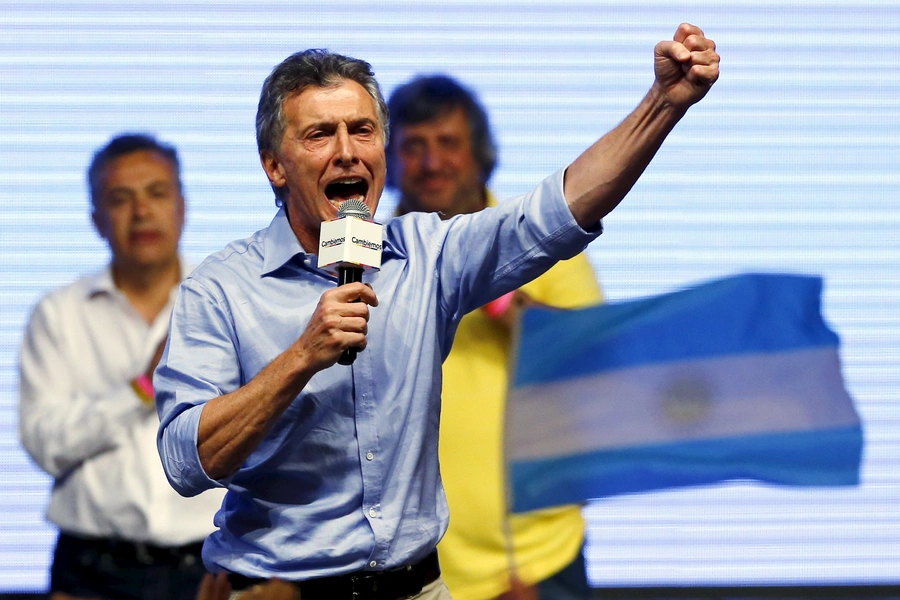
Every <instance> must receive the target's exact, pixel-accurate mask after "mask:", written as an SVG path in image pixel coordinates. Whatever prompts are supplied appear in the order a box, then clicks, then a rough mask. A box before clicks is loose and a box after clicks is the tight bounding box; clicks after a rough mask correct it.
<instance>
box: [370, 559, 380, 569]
mask: <svg viewBox="0 0 900 600" xmlns="http://www.w3.org/2000/svg"><path fill="white" fill-rule="evenodd" d="M369 566H370V567H372V568H373V569H374V568H375V567H377V566H378V563H377V562H375V561H374V560H371V561H369Z"/></svg>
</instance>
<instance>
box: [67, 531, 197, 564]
mask: <svg viewBox="0 0 900 600" xmlns="http://www.w3.org/2000/svg"><path fill="white" fill-rule="evenodd" d="M57 544H58V546H59V547H60V548H61V549H67V550H69V551H85V550H91V551H93V552H96V553H97V554H109V555H111V556H112V557H113V558H114V559H115V560H116V561H117V562H118V563H120V564H122V563H126V564H139V565H145V566H150V565H172V566H178V565H179V564H181V563H182V561H184V560H185V559H187V560H189V561H191V562H200V560H201V558H200V554H201V551H202V550H203V542H197V543H195V544H187V545H185V546H156V545H154V544H146V543H144V542H129V541H127V540H117V539H109V538H85V537H81V536H75V535H71V534H68V533H61V534H60V536H59V541H58V542H57Z"/></svg>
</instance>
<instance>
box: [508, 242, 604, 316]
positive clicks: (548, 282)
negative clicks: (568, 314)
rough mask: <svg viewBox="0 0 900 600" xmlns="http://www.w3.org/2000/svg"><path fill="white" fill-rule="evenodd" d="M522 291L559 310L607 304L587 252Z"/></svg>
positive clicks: (525, 286)
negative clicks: (604, 302) (604, 301)
mask: <svg viewBox="0 0 900 600" xmlns="http://www.w3.org/2000/svg"><path fill="white" fill-rule="evenodd" d="M521 289H522V291H523V292H525V293H526V294H528V295H529V296H530V297H531V298H533V299H534V300H536V301H537V302H540V303H542V304H546V305H548V306H554V307H556V308H585V307H587V306H593V305H596V304H600V303H601V302H602V301H603V293H602V292H601V290H600V284H599V283H598V282H597V276H596V274H595V273H594V268H593V266H592V265H591V263H590V261H589V260H588V258H587V255H585V253H583V252H582V253H581V254H578V255H577V256H575V257H573V258H570V259H568V260H561V261H559V262H558V263H556V264H555V265H553V267H551V268H550V270H549V271H547V272H546V273H544V274H543V275H541V276H540V277H538V278H537V279H535V280H534V281H532V282H530V283H527V284H525V285H524V286H522V288H521Z"/></svg>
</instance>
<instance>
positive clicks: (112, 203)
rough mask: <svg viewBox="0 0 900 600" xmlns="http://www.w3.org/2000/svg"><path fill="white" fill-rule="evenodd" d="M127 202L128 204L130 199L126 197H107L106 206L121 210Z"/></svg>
mask: <svg viewBox="0 0 900 600" xmlns="http://www.w3.org/2000/svg"><path fill="white" fill-rule="evenodd" d="M126 202H128V198H127V197H125V196H107V197H106V206H107V207H109V208H119V207H121V206H124V205H125V203H126Z"/></svg>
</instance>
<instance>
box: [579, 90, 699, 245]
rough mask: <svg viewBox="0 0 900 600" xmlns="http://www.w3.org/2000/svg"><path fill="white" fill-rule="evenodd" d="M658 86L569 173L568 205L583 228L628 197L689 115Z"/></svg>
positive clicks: (589, 149)
mask: <svg viewBox="0 0 900 600" xmlns="http://www.w3.org/2000/svg"><path fill="white" fill-rule="evenodd" d="M684 112H685V111H684V110H683V109H678V108H676V107H674V106H673V105H672V104H670V103H669V102H668V101H667V99H666V98H665V95H664V94H663V92H662V91H661V90H660V89H659V88H658V86H657V85H654V86H653V87H651V88H650V91H649V92H648V93H647V95H646V96H644V98H643V100H642V101H641V103H640V104H639V105H638V106H637V108H635V109H634V111H632V112H631V114H630V115H628V117H626V118H625V120H624V121H622V122H621V123H620V124H619V125H618V126H616V127H615V128H614V129H613V130H612V131H610V132H609V133H607V134H606V135H604V136H603V137H602V138H600V139H599V140H598V141H597V142H596V143H594V144H593V145H592V146H591V147H590V148H588V149H587V150H586V151H585V152H583V153H582V154H581V156H579V157H578V158H577V159H576V160H575V162H573V163H572V164H571V165H570V166H569V168H568V169H567V170H566V178H565V184H564V191H565V196H566V202H567V203H568V205H569V208H570V209H571V210H572V215H573V216H574V217H575V220H576V222H577V223H578V224H579V225H580V226H581V227H583V228H589V227H592V226H594V225H595V224H596V223H597V222H598V221H599V220H600V219H602V218H603V217H604V216H606V215H607V214H609V213H610V212H611V211H612V210H613V209H614V208H615V207H616V206H618V204H619V202H621V201H622V199H623V198H624V197H625V196H626V194H628V192H629V191H630V190H631V188H632V186H634V184H635V182H636V181H637V180H638V178H639V177H640V176H641V174H642V173H643V172H644V170H645V169H646V168H647V165H648V164H650V161H651V160H652V159H653V157H654V155H655V154H656V152H657V150H659V148H660V146H661V145H662V143H663V141H664V140H665V139H666V136H667V135H668V134H669V132H671V131H672V128H673V127H675V125H676V124H677V123H678V121H679V120H680V119H681V117H682V116H683V115H684Z"/></svg>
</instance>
